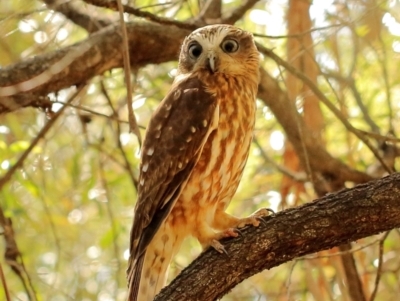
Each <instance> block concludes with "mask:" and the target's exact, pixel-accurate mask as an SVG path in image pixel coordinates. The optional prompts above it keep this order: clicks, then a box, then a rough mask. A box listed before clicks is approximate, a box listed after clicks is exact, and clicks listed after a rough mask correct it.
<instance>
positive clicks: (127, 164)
mask: <svg viewBox="0 0 400 301" xmlns="http://www.w3.org/2000/svg"><path fill="white" fill-rule="evenodd" d="M101 91H102V93H103V94H104V96H105V98H106V99H107V102H108V104H109V106H110V108H111V110H112V111H113V115H114V116H118V113H117V111H116V110H115V108H114V106H113V104H112V101H111V98H110V96H109V95H108V93H107V90H106V88H105V86H104V84H103V82H101ZM116 124H117V135H116V142H117V146H118V149H119V150H120V152H121V155H122V158H123V159H124V161H125V169H126V170H127V171H128V174H129V177H130V178H131V182H132V184H133V186H134V187H135V189H136V190H137V187H138V180H137V179H136V178H135V176H134V174H133V170H132V167H131V164H130V162H129V160H128V157H127V155H126V153H125V151H124V148H123V147H122V144H121V138H120V136H121V126H120V124H119V123H118V122H117V123H116Z"/></svg>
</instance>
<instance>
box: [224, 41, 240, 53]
mask: <svg viewBox="0 0 400 301" xmlns="http://www.w3.org/2000/svg"><path fill="white" fill-rule="evenodd" d="M221 48H222V50H223V51H224V52H226V53H233V52H236V51H238V49H239V43H238V42H237V41H235V40H225V41H223V42H222V44H221Z"/></svg>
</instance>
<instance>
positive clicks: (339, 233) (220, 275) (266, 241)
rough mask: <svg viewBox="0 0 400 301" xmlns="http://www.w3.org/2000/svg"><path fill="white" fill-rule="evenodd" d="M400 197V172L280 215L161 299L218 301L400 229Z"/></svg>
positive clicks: (189, 272)
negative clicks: (252, 282)
mask: <svg viewBox="0 0 400 301" xmlns="http://www.w3.org/2000/svg"><path fill="white" fill-rule="evenodd" d="M399 194H400V174H399V173H396V174H392V175H390V176H388V177H385V178H382V179H379V180H376V181H372V182H369V183H366V184H362V185H358V186H356V187H354V188H352V189H345V190H342V191H339V192H338V193H334V194H329V195H326V196H325V197H322V198H320V199H318V200H316V201H314V202H311V203H307V204H305V205H303V206H300V207H297V208H291V209H287V210H285V211H282V212H279V213H277V214H276V215H275V216H271V217H268V218H266V219H265V223H262V224H261V225H260V226H259V227H258V228H255V227H248V228H246V229H244V230H243V231H242V234H243V236H242V237H238V238H234V239H227V240H224V241H222V243H223V244H224V246H225V248H226V250H227V252H228V254H229V257H227V256H224V255H221V254H219V253H218V252H216V251H215V250H212V249H210V250H208V251H206V252H204V253H202V254H201V255H200V256H199V257H198V258H197V259H196V260H195V261H194V262H192V263H191V264H190V266H189V267H187V268H186V269H185V270H183V271H182V272H181V273H180V275H178V277H177V278H176V279H175V280H173V281H172V283H171V284H170V285H169V286H167V287H166V288H164V289H163V290H162V291H161V293H160V294H159V295H158V296H157V297H156V299H155V301H172V300H174V301H195V300H198V301H200V300H201V301H212V300H217V299H218V298H221V297H222V296H224V295H225V294H226V293H227V292H229V291H230V290H231V289H232V288H233V287H235V286H236V285H237V284H239V283H240V282H242V281H243V280H244V279H246V278H249V277H250V276H252V275H254V274H256V273H259V272H261V271H263V270H265V269H271V268H273V267H275V266H279V265H281V264H282V263H285V262H288V261H290V260H293V259H295V258H298V257H301V256H304V255H306V254H311V253H315V252H318V251H322V250H326V249H330V248H332V247H334V246H339V245H342V244H344V243H347V242H350V241H355V240H357V239H360V238H363V237H368V236H371V235H375V234H378V233H380V232H383V231H388V230H390V229H393V228H397V227H400V198H399V197H398V196H399ZM227 271H229V272H227ZM187 288H190V289H187Z"/></svg>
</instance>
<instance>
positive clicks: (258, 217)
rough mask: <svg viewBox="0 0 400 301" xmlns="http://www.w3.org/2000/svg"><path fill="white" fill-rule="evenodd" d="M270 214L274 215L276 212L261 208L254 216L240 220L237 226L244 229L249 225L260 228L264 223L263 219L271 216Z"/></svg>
mask: <svg viewBox="0 0 400 301" xmlns="http://www.w3.org/2000/svg"><path fill="white" fill-rule="evenodd" d="M270 213H272V214H274V213H275V212H274V211H273V210H271V209H268V208H261V209H258V210H257V211H256V212H254V213H253V214H252V215H250V216H248V217H245V218H241V219H239V223H238V224H237V227H238V228H243V227H245V226H247V225H253V226H254V227H258V226H259V225H260V222H261V223H264V219H263V217H266V216H269V215H270Z"/></svg>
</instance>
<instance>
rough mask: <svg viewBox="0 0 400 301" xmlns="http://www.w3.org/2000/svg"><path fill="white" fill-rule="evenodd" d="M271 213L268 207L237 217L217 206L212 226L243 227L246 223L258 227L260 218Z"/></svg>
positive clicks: (223, 227) (219, 228) (218, 228)
mask: <svg viewBox="0 0 400 301" xmlns="http://www.w3.org/2000/svg"><path fill="white" fill-rule="evenodd" d="M270 213H271V211H270V210H269V209H266V208H261V209H258V210H257V211H256V212H254V213H253V214H251V215H250V216H248V217H244V218H238V217H235V216H232V215H230V214H228V213H226V212H225V211H224V210H223V209H222V208H221V209H220V208H217V210H216V211H215V215H214V220H213V223H212V227H213V228H214V229H217V230H222V231H224V230H225V229H232V228H243V227H245V226H247V225H253V226H255V227H258V226H259V225H260V222H261V221H262V218H263V217H265V216H268V215H269V214H270Z"/></svg>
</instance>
